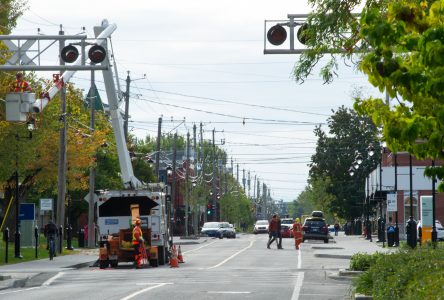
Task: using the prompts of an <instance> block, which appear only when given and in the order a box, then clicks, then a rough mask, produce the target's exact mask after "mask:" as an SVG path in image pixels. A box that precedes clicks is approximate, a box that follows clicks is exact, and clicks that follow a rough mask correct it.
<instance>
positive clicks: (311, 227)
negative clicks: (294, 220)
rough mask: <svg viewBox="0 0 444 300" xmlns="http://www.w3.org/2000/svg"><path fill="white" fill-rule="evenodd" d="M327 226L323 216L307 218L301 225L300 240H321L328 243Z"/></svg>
mask: <svg viewBox="0 0 444 300" xmlns="http://www.w3.org/2000/svg"><path fill="white" fill-rule="evenodd" d="M328 239H329V236H328V227H327V223H325V220H324V219H323V218H307V219H305V222H304V225H303V226H302V242H305V240H323V241H324V243H328Z"/></svg>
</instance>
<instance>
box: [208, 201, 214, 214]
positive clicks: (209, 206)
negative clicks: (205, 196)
mask: <svg viewBox="0 0 444 300" xmlns="http://www.w3.org/2000/svg"><path fill="white" fill-rule="evenodd" d="M212 212H213V205H211V203H208V204H207V215H211V214H212Z"/></svg>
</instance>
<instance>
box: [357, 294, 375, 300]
mask: <svg viewBox="0 0 444 300" xmlns="http://www.w3.org/2000/svg"><path fill="white" fill-rule="evenodd" d="M355 300H373V297H372V296H367V295H362V294H355Z"/></svg>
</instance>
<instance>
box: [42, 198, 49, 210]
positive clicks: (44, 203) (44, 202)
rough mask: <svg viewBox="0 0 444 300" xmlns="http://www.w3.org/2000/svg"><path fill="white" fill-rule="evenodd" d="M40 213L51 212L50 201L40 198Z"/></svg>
mask: <svg viewBox="0 0 444 300" xmlns="http://www.w3.org/2000/svg"><path fill="white" fill-rule="evenodd" d="M40 211H52V199H51V198H47V199H46V198H41V199H40Z"/></svg>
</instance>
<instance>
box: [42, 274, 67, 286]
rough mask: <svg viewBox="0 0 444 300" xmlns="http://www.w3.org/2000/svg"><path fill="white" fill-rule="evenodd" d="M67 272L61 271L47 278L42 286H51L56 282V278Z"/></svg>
mask: <svg viewBox="0 0 444 300" xmlns="http://www.w3.org/2000/svg"><path fill="white" fill-rule="evenodd" d="M64 274H65V272H59V273H57V274H56V275H54V276H52V277H51V278H49V279H48V280H46V281H45V282H44V283H43V284H42V286H49V285H50V284H51V283H53V282H54V280H56V279H57V278H60V277H62V276H63V275H64Z"/></svg>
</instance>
